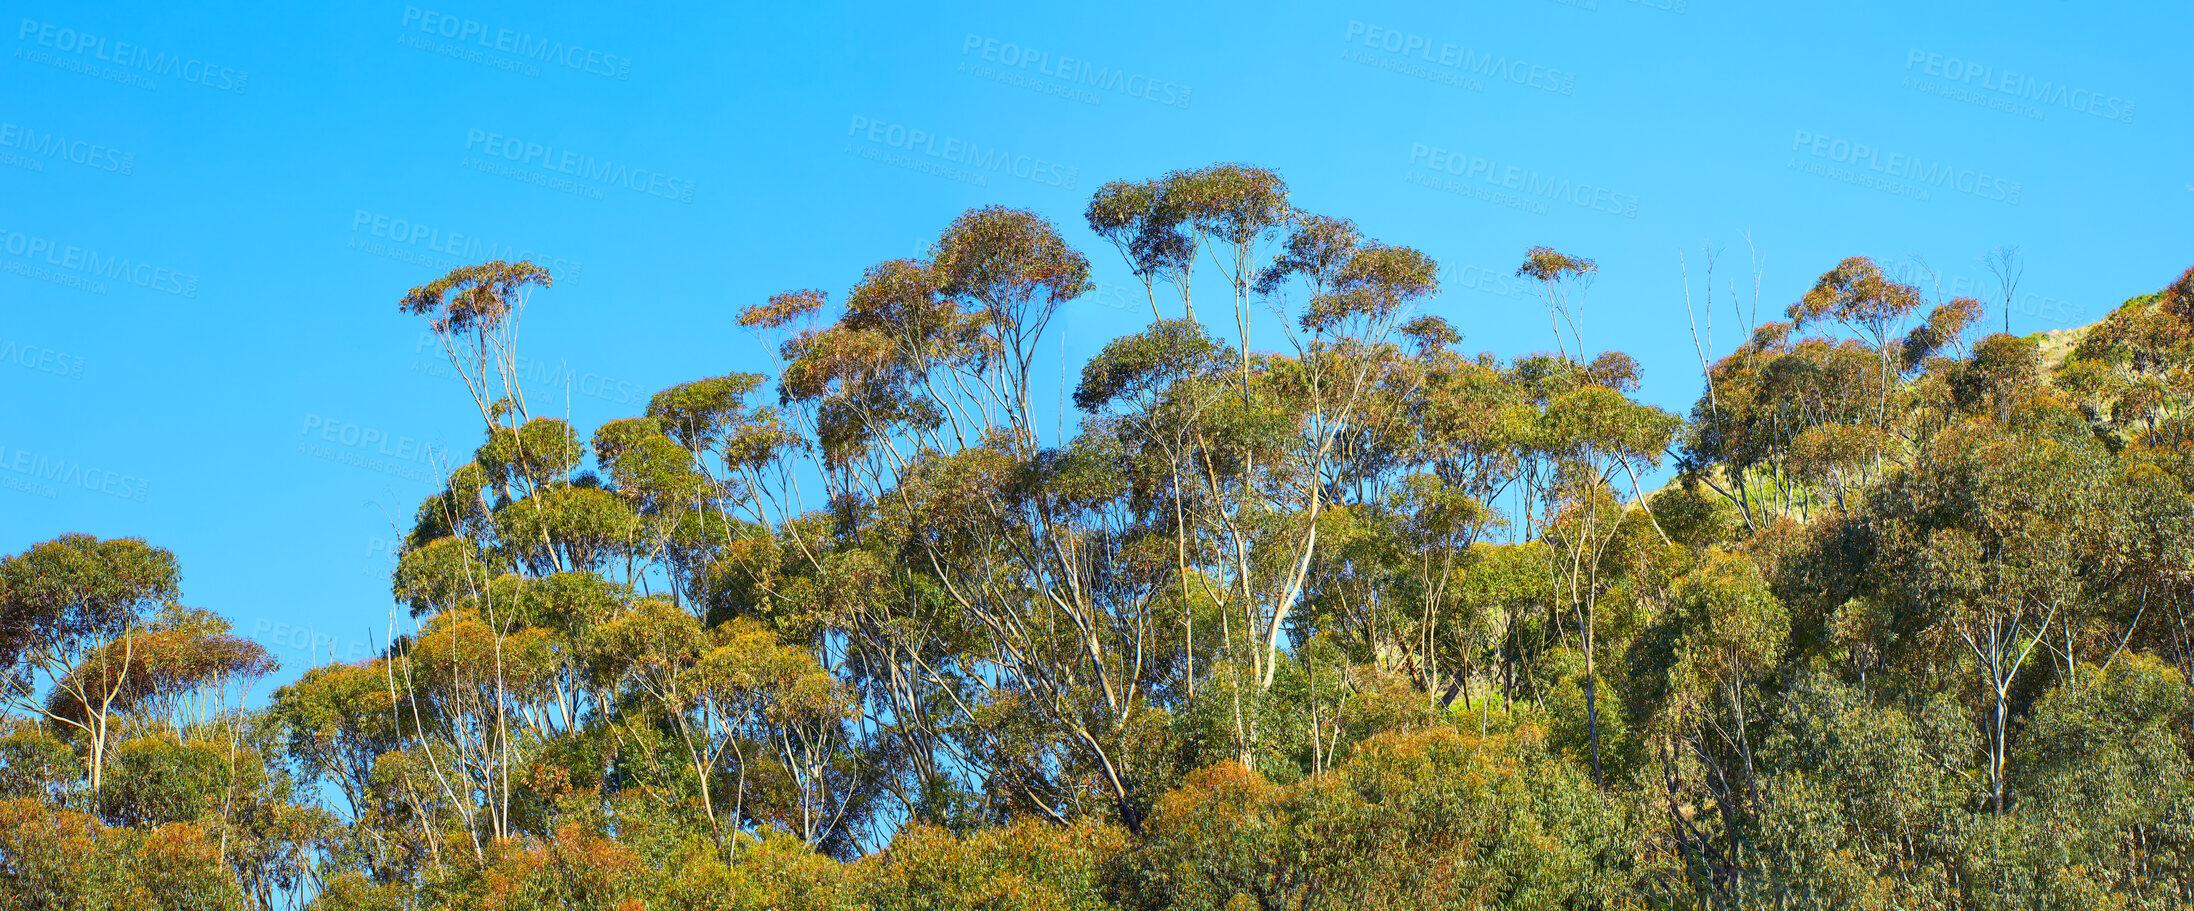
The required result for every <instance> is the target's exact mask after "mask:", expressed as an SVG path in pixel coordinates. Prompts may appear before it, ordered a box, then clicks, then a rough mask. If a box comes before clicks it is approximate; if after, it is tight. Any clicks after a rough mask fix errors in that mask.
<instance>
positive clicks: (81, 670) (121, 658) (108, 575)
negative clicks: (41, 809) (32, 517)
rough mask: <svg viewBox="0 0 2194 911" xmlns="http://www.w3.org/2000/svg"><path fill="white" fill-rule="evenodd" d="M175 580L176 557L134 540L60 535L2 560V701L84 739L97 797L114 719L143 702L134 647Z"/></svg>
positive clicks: (170, 595) (169, 599) (172, 598)
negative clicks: (132, 704) (129, 706)
mask: <svg viewBox="0 0 2194 911" xmlns="http://www.w3.org/2000/svg"><path fill="white" fill-rule="evenodd" d="M178 579H179V573H178V571H177V569H176V564H175V555H174V554H172V553H170V552H168V551H167V550H165V549H162V548H158V547H153V546H151V545H149V544H146V543H145V542H144V541H142V540H139V539H136V538H116V539H111V540H105V541H102V540H99V539H98V538H95V537H92V536H90V535H82V534H69V535H62V536H60V537H58V538H55V539H53V540H51V541H46V542H43V543H40V544H35V545H32V546H31V547H30V549H28V550H26V551H24V552H22V553H20V554H15V555H13V556H9V557H7V558H5V559H4V560H0V672H4V673H5V674H6V678H5V680H4V681H0V683H4V685H5V686H6V697H7V704H8V705H9V706H10V707H12V708H14V709H15V710H17V711H20V712H24V713H26V714H28V715H30V716H31V717H34V718H41V719H44V720H47V721H50V722H52V723H53V724H54V725H56V726H58V727H61V728H63V729H65V730H68V731H70V732H72V733H73V734H74V735H76V736H80V737H82V738H83V742H84V745H85V749H86V751H87V753H88V756H87V759H86V762H85V764H84V768H85V772H86V774H87V775H88V776H89V781H90V784H91V789H92V791H93V792H94V793H97V792H98V791H99V790H100V786H101V784H102V783H103V780H104V774H105V770H106V766H107V753H108V747H109V746H110V745H111V744H112V742H113V740H114V737H115V734H116V720H117V718H116V716H117V714H118V712H119V711H120V709H122V708H124V707H126V706H127V703H128V702H130V701H133V700H134V699H136V698H141V697H142V696H143V695H144V690H143V689H142V688H133V687H132V686H131V684H132V682H133V681H134V682H139V683H142V682H143V678H142V675H143V673H144V670H143V668H144V665H143V663H142V662H137V661H134V660H133V659H134V657H135V656H134V653H133V650H134V648H135V646H136V644H137V642H138V640H139V638H140V636H141V635H142V634H143V633H144V631H145V627H146V625H147V624H148V622H149V621H150V620H151V619H152V614H154V613H155V612H157V611H158V610H159V609H161V608H162V607H165V606H167V605H172V604H174V603H175V602H176V599H177V598H178V597H180V590H179V588H178ZM117 652H119V654H117ZM130 671H135V672H136V674H135V675H133V674H132V673H130Z"/></svg>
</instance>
